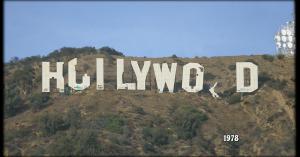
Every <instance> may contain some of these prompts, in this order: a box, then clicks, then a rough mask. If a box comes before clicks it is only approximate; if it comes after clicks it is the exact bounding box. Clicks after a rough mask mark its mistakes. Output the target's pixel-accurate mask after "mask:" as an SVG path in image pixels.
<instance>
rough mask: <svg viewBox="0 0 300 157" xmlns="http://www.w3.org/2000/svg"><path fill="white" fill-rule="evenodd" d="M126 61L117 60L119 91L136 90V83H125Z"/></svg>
mask: <svg viewBox="0 0 300 157" xmlns="http://www.w3.org/2000/svg"><path fill="white" fill-rule="evenodd" d="M123 72H124V60H123V59H117V89H126V88H127V89H128V90H135V86H136V85H135V83H123Z"/></svg>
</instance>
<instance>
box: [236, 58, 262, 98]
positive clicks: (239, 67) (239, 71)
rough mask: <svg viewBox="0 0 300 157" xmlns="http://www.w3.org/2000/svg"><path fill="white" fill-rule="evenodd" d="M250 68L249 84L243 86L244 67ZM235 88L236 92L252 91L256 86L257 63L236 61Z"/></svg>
mask: <svg viewBox="0 0 300 157" xmlns="http://www.w3.org/2000/svg"><path fill="white" fill-rule="evenodd" d="M245 68H249V69H250V85H249V86H247V87H245V84H244V69H245ZM236 84H237V85H236V90H237V92H253V91H255V90H256V89H257V88H258V74H257V65H255V64H253V63H251V62H237V63H236Z"/></svg>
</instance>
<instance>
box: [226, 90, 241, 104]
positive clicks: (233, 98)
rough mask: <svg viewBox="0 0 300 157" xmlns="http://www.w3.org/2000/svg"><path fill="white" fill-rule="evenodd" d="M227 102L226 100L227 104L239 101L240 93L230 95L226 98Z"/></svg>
mask: <svg viewBox="0 0 300 157" xmlns="http://www.w3.org/2000/svg"><path fill="white" fill-rule="evenodd" d="M227 102H228V103H229V104H235V103H238V102H241V94H240V93H237V94H233V95H231V96H230V97H229V98H228V99H227Z"/></svg>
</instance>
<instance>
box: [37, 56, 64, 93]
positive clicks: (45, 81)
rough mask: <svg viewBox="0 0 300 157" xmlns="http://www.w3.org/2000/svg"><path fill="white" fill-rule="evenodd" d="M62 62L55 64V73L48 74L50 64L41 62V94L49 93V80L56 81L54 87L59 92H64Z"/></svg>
mask: <svg viewBox="0 0 300 157" xmlns="http://www.w3.org/2000/svg"><path fill="white" fill-rule="evenodd" d="M63 65H64V62H57V63H56V72H50V63H49V62H42V92H50V79H51V78H54V79H56V82H57V83H56V87H57V88H58V89H59V92H61V93H63V92H64V76H63Z"/></svg>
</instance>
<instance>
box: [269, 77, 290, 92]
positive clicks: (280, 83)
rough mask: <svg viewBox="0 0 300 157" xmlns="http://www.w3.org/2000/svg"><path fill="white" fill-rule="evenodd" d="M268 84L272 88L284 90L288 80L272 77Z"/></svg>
mask: <svg viewBox="0 0 300 157" xmlns="http://www.w3.org/2000/svg"><path fill="white" fill-rule="evenodd" d="M268 85H269V86H270V87H271V88H274V89H276V90H282V89H284V88H285V87H286V85H287V80H278V79H276V80H275V79H272V80H271V81H269V82H268Z"/></svg>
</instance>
